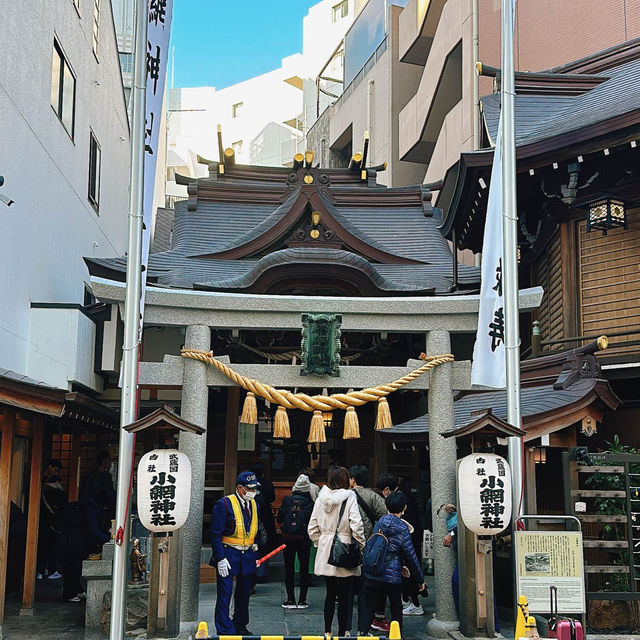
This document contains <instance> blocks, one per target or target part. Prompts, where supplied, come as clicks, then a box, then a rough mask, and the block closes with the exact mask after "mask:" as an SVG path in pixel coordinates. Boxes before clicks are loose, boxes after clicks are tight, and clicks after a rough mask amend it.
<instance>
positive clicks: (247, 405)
mask: <svg viewBox="0 0 640 640" xmlns="http://www.w3.org/2000/svg"><path fill="white" fill-rule="evenodd" d="M240 422H244V423H245V424H258V403H257V402H256V396H255V394H254V393H252V392H251V391H249V393H247V397H246V398H245V399H244V405H243V406H242V416H241V418H240Z"/></svg>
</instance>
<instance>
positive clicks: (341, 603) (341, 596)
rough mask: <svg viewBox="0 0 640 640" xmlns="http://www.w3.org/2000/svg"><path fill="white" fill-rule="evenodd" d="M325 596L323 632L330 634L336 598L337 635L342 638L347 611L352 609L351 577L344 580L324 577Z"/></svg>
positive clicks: (346, 621) (345, 625) (346, 620)
mask: <svg viewBox="0 0 640 640" xmlns="http://www.w3.org/2000/svg"><path fill="white" fill-rule="evenodd" d="M324 580H325V584H326V586H327V595H326V596H325V599H324V632H325V633H331V625H332V623H333V614H334V612H335V607H336V597H337V598H338V635H339V636H344V634H345V631H350V629H347V624H348V621H349V610H350V609H353V590H352V588H351V583H352V582H353V576H347V577H346V578H336V577H334V576H325V578H324Z"/></svg>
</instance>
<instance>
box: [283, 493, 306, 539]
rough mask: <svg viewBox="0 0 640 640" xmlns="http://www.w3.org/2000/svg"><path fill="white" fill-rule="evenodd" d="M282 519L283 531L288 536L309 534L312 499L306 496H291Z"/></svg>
mask: <svg viewBox="0 0 640 640" xmlns="http://www.w3.org/2000/svg"><path fill="white" fill-rule="evenodd" d="M290 498H291V499H290V500H289V501H288V503H289V504H288V505H287V508H286V509H284V513H283V516H284V517H283V519H282V526H281V529H282V533H283V534H285V535H288V536H305V535H307V525H308V524H309V520H310V519H311V509H310V507H311V504H310V502H311V501H310V499H309V498H306V497H304V496H296V495H292V496H290Z"/></svg>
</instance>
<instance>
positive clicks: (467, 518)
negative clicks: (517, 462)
mask: <svg viewBox="0 0 640 640" xmlns="http://www.w3.org/2000/svg"><path fill="white" fill-rule="evenodd" d="M458 492H459V495H460V502H459V504H458V512H459V516H460V518H461V519H462V522H463V523H464V525H465V526H466V527H467V529H470V530H471V531H473V532H474V533H477V534H478V535H484V536H487V535H496V534H498V533H501V532H502V531H504V530H505V529H506V528H507V527H508V526H509V523H510V522H511V506H512V505H511V471H510V469H509V464H508V463H507V461H506V460H505V459H504V458H502V457H500V456H497V455H495V454H493V453H473V454H471V455H469V456H466V457H464V458H462V460H460V464H459V465H458Z"/></svg>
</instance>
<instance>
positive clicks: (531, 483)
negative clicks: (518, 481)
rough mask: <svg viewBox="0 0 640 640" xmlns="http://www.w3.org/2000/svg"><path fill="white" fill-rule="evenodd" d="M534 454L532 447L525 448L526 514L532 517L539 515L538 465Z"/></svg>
mask: <svg viewBox="0 0 640 640" xmlns="http://www.w3.org/2000/svg"><path fill="white" fill-rule="evenodd" d="M533 452H534V449H533V448H532V447H525V505H526V506H525V509H526V513H527V514H530V515H534V514H536V513H538V494H537V487H536V463H535V460H534V457H533Z"/></svg>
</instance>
